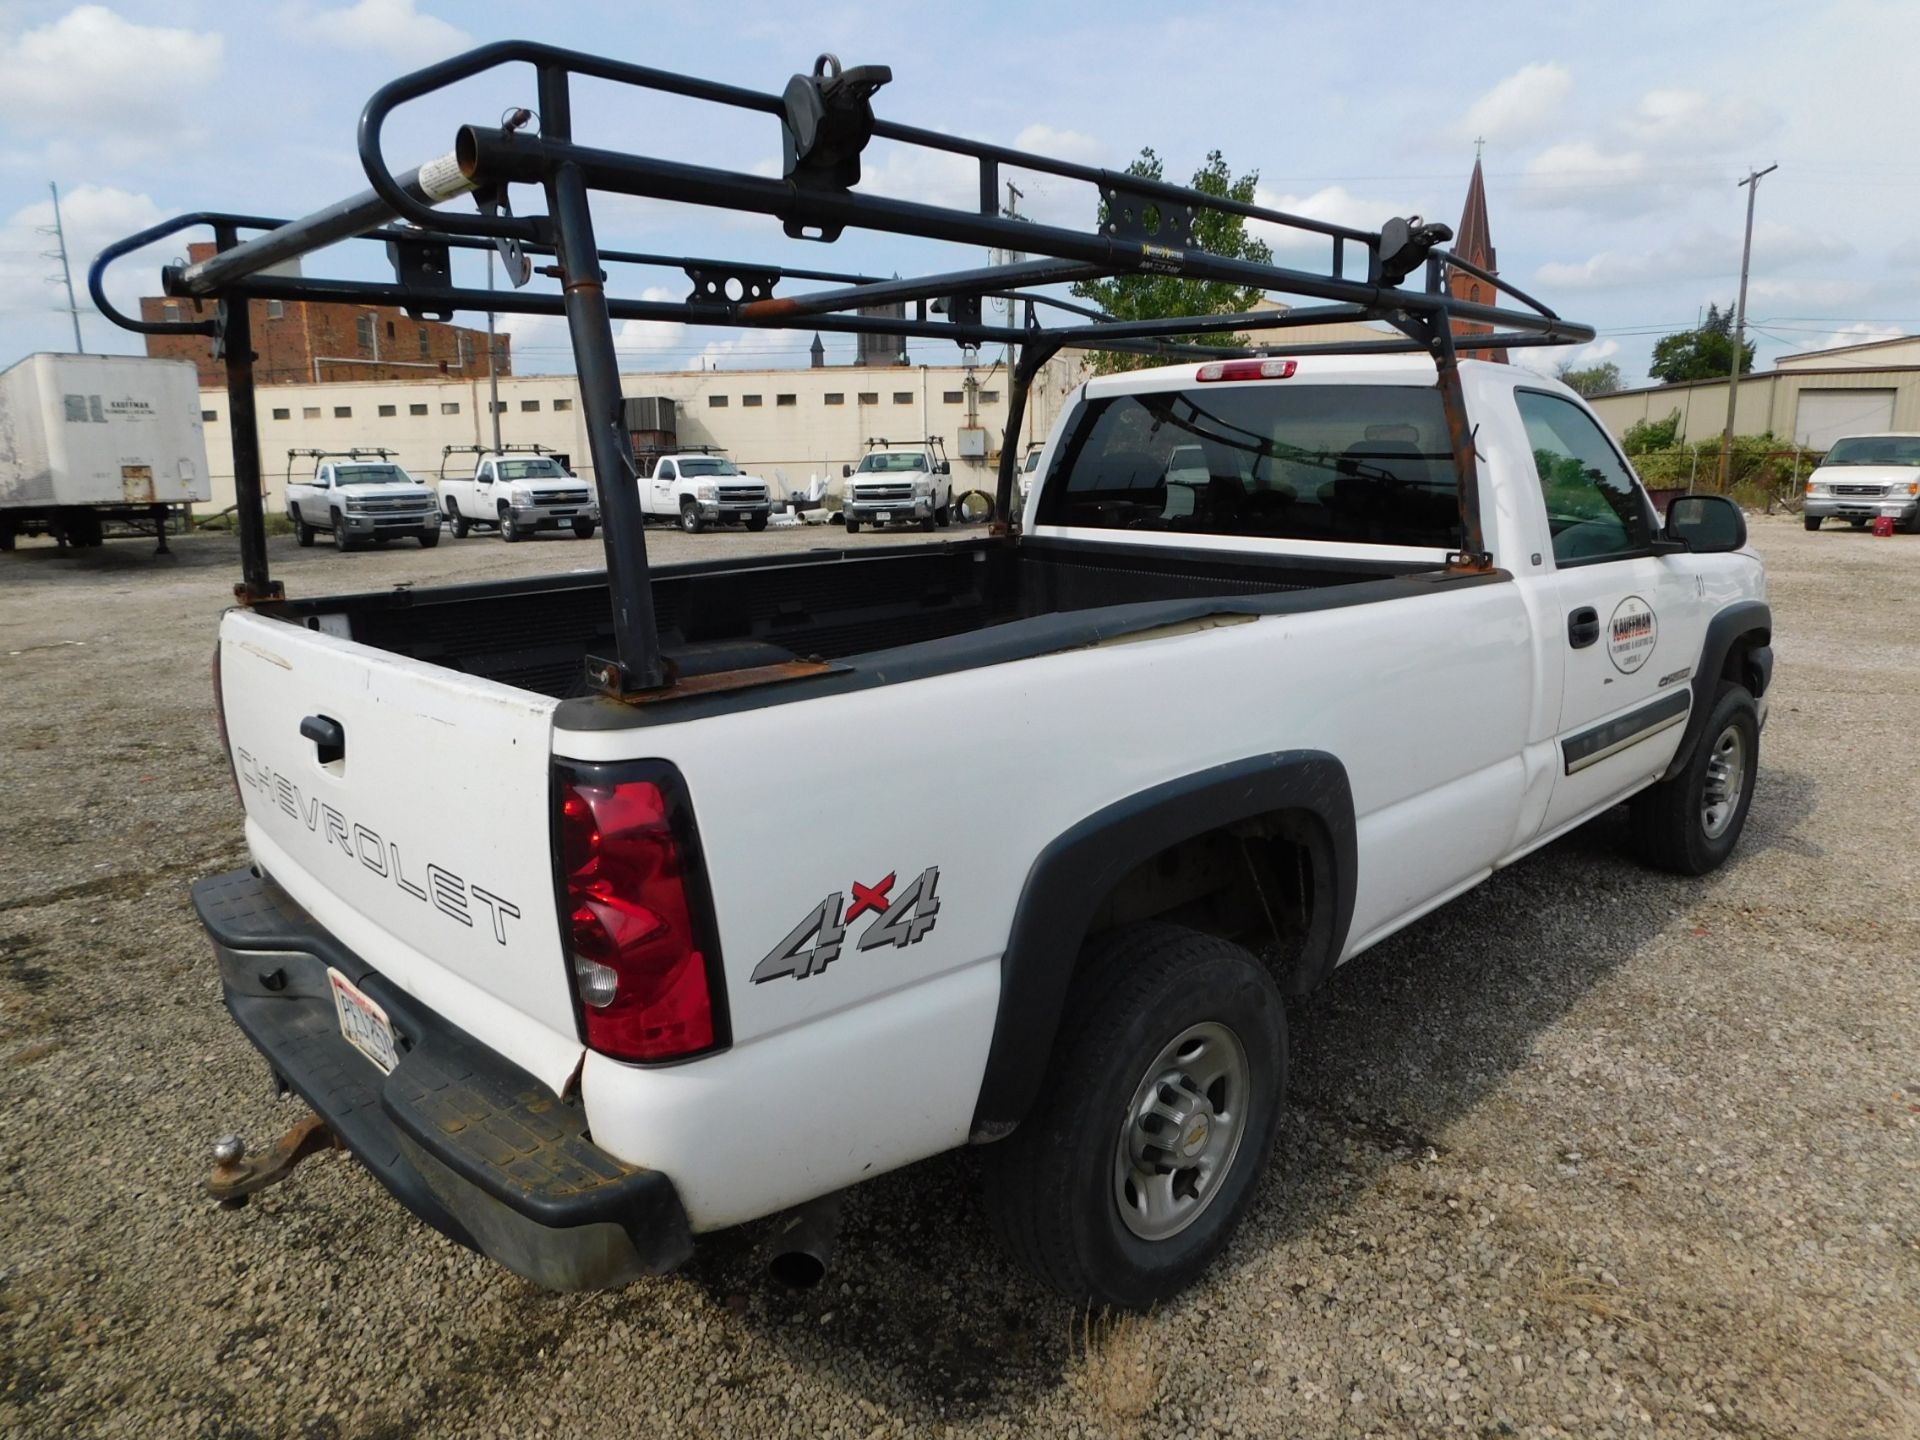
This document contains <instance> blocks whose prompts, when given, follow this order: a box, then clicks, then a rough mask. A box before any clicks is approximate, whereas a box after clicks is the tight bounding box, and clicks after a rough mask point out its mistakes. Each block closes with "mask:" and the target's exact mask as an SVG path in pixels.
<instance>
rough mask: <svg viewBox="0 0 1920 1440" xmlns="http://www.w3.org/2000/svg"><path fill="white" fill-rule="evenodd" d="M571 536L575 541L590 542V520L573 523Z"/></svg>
mask: <svg viewBox="0 0 1920 1440" xmlns="http://www.w3.org/2000/svg"><path fill="white" fill-rule="evenodd" d="M573 535H574V538H575V539H576V540H591V539H592V538H593V521H591V520H576V521H574V522H573Z"/></svg>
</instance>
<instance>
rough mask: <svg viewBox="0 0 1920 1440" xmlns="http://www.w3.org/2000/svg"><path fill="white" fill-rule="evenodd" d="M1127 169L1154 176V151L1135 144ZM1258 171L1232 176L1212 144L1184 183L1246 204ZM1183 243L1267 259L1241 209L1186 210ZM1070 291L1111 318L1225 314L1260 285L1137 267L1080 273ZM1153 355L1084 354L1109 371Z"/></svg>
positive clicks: (1254, 298)
mask: <svg viewBox="0 0 1920 1440" xmlns="http://www.w3.org/2000/svg"><path fill="white" fill-rule="evenodd" d="M1127 174H1129V175H1138V176H1140V177H1141V178H1142V179H1146V180H1159V179H1162V178H1163V171H1162V166H1161V162H1160V157H1159V156H1158V155H1156V154H1154V152H1153V151H1152V150H1150V149H1145V150H1142V151H1141V152H1140V158H1139V159H1137V160H1135V161H1134V162H1133V163H1132V164H1131V165H1129V166H1127ZM1259 179H1260V172H1259V171H1257V170H1250V171H1248V172H1247V173H1246V174H1245V175H1242V176H1241V177H1240V178H1239V179H1237V180H1236V179H1234V178H1233V172H1232V171H1230V170H1229V169H1228V168H1227V162H1226V159H1225V157H1224V156H1222V155H1221V153H1220V152H1219V151H1218V150H1213V151H1209V152H1208V154H1207V158H1206V162H1205V163H1204V164H1203V165H1201V167H1200V168H1199V169H1198V170H1196V171H1194V172H1193V179H1192V180H1191V181H1189V182H1188V183H1189V184H1190V185H1191V186H1192V187H1193V188H1194V189H1195V190H1198V191H1201V192H1202V193H1203V194H1207V195H1218V196H1220V197H1222V198H1223V199H1228V200H1238V201H1240V202H1242V203H1243V204H1250V203H1252V200H1253V189H1254V186H1255V185H1256V184H1257V183H1258V182H1259ZM1098 223H1099V224H1100V225H1101V226H1102V227H1104V226H1105V225H1106V223H1107V206H1106V202H1105V201H1102V202H1101V204H1100V210H1099V217H1098ZM1149 238H1151V237H1149ZM1191 248H1192V249H1195V250H1205V251H1207V252H1208V253H1209V254H1212V255H1224V256H1227V257H1228V258H1230V259H1237V260H1252V261H1256V262H1258V263H1260V264H1263V265H1264V264H1266V263H1268V262H1270V261H1271V260H1272V259H1273V251H1272V249H1271V248H1270V247H1269V246H1268V245H1267V242H1266V241H1264V240H1261V239H1259V238H1257V237H1255V236H1252V235H1249V234H1247V221H1246V217H1245V216H1243V215H1226V214H1222V213H1221V212H1220V211H1217V210H1202V211H1200V212H1199V213H1198V214H1196V215H1195V216H1194V217H1193V240H1192V245H1191ZM1073 293H1074V294H1075V295H1078V296H1079V297H1080V298H1081V299H1083V300H1091V301H1092V302H1093V303H1094V304H1096V305H1098V306H1099V307H1100V308H1101V309H1102V310H1104V311H1105V312H1106V313H1107V314H1109V315H1111V316H1113V317H1114V318H1115V319H1117V320H1153V319H1159V318H1160V317H1162V316H1166V315H1227V314H1232V313H1233V312H1235V311H1238V310H1251V309H1252V308H1253V307H1254V305H1255V303H1256V302H1258V301H1259V299H1260V295H1261V292H1260V288H1259V287H1258V286H1255V285H1245V286H1243V285H1232V284H1229V283H1227V282H1226V281H1224V280H1183V279H1181V278H1179V277H1178V276H1175V275H1144V274H1142V275H1116V276H1114V277H1113V278H1112V279H1108V280H1082V281H1080V282H1079V283H1077V284H1076V285H1075V286H1074V287H1073ZM1168 339H1169V340H1170V341H1171V342H1172V343H1176V344H1180V343H1184V344H1197V345H1244V344H1246V343H1247V337H1246V336H1244V335H1180V336H1169V337H1168ZM1160 363H1161V361H1160V360H1159V359H1158V358H1157V357H1155V356H1152V355H1131V354H1120V353H1117V352H1114V351H1109V350H1102V351H1096V352H1095V353H1094V355H1093V357H1092V364H1093V369H1094V372H1095V373H1096V374H1101V375H1109V374H1112V373H1113V372H1114V371H1116V370H1138V369H1140V368H1141V367H1143V366H1147V365H1157V364H1160Z"/></svg>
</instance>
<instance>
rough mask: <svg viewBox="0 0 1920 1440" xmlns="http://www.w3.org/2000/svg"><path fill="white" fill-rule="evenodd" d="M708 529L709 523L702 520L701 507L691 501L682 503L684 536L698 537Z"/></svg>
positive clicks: (681, 515)
mask: <svg viewBox="0 0 1920 1440" xmlns="http://www.w3.org/2000/svg"><path fill="white" fill-rule="evenodd" d="M706 528H707V522H706V521H705V520H703V519H701V518H700V507H699V506H698V505H696V504H694V503H693V501H691V500H682V501H681V502H680V529H681V531H682V532H683V533H684V534H688V535H698V534H699V533H700V532H701V531H702V530H704V529H706Z"/></svg>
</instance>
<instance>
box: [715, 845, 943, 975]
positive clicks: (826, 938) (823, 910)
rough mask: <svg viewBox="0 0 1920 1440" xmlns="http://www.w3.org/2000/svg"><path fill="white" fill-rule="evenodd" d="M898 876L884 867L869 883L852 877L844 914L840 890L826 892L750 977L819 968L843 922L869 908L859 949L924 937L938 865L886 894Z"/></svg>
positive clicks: (841, 938) (935, 910) (836, 943)
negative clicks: (894, 892) (882, 874)
mask: <svg viewBox="0 0 1920 1440" xmlns="http://www.w3.org/2000/svg"><path fill="white" fill-rule="evenodd" d="M897 878H898V877H897V875H896V873H895V872H893V871H889V872H888V873H887V875H886V877H885V878H884V879H882V880H880V881H877V882H876V883H874V884H872V885H862V884H861V883H860V882H859V881H858V880H856V881H854V882H853V886H852V889H853V904H851V905H847V906H846V907H845V908H846V914H845V915H844V917H843V916H842V914H841V908H842V906H843V905H845V901H846V895H845V893H844V892H843V891H839V890H836V891H834V892H833V893H832V894H831V895H829V896H827V898H826V899H824V900H822V901H821V902H820V903H819V904H818V905H816V906H814V907H813V909H812V910H810V911H808V912H807V917H806V919H804V920H802V921H801V922H800V923H799V924H798V925H796V926H794V927H793V929H791V930H789V931H788V932H787V936H786V938H785V939H784V940H782V941H781V942H780V943H779V944H778V945H776V946H774V947H773V949H772V950H771V951H770V952H769V953H768V955H767V958H766V959H764V960H762V961H761V962H760V963H759V964H758V965H756V966H754V967H753V977H752V978H753V983H754V984H756V985H758V984H759V983H760V982H761V981H763V980H778V979H779V978H780V977H781V976H782V975H791V976H792V977H793V978H794V979H796V980H804V979H806V978H807V977H808V976H809V975H818V974H820V973H821V972H822V971H823V970H825V969H826V968H827V966H829V965H831V964H832V963H833V962H834V961H835V960H838V959H839V958H840V947H841V945H842V944H843V943H844V942H845V940H846V936H847V927H848V926H849V925H851V924H852V923H853V922H854V921H855V920H856V919H858V918H859V917H860V916H862V915H867V914H871V915H872V917H873V918H872V919H871V920H869V921H868V922H867V928H866V929H865V930H863V931H861V932H860V941H859V944H858V946H857V947H856V948H858V949H860V950H877V949H879V948H880V947H881V946H883V945H892V946H894V947H895V948H897V949H905V948H906V947H907V946H909V945H915V944H918V943H919V942H920V941H921V940H923V939H925V938H926V935H927V932H928V931H930V930H931V929H933V926H934V921H935V920H936V919H937V918H938V916H939V914H940V899H939V896H938V895H936V894H935V893H934V889H935V887H936V886H937V885H939V883H940V867H939V866H938V865H929V866H928V867H927V868H926V869H925V870H922V871H921V872H920V875H919V878H918V879H916V880H915V881H914V882H913V883H912V884H911V885H909V886H908V887H907V888H906V889H905V890H903V891H901V892H900V894H898V895H897V896H894V897H892V898H891V899H890V898H888V894H887V892H888V891H890V890H892V889H893V884H894V881H895V879H897Z"/></svg>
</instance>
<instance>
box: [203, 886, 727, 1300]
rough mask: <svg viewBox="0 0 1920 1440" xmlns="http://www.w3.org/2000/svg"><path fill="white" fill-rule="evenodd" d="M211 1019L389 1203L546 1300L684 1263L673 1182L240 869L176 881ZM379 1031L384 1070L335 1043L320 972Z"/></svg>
mask: <svg viewBox="0 0 1920 1440" xmlns="http://www.w3.org/2000/svg"><path fill="white" fill-rule="evenodd" d="M193 902H194V908H195V909H196V910H197V911H198V912H199V915H200V920H201V923H202V924H204V925H205V926H206V929H207V934H208V936H209V937H210V938H211V939H212V941H213V949H214V955H215V957H216V958H217V960H218V961H219V965H220V980H221V987H222V989H223V991H224V993H225V998H226V1005H227V1009H228V1011H229V1012H230V1013H231V1014H232V1015H233V1018H234V1020H235V1022H236V1023H237V1024H238V1025H239V1026H240V1028H241V1030H242V1031H243V1032H245V1034H246V1036H247V1038H248V1039H249V1040H251V1041H252V1042H253V1044H254V1047H255V1048H256V1049H258V1050H259V1051H260V1053H261V1054H262V1055H264V1056H265V1057H266V1060H267V1063H268V1064H269V1065H271V1066H272V1067H273V1070H274V1072H275V1073H276V1074H277V1075H279V1076H280V1077H281V1078H282V1079H284V1080H285V1081H286V1082H287V1084H288V1085H290V1086H291V1087H292V1088H293V1089H294V1090H295V1091H296V1092H297V1093H298V1094H299V1095H300V1097H301V1098H302V1099H303V1100H305V1101H306V1102H307V1104H309V1105H311V1106H312V1107H313V1109H314V1111H315V1112H316V1113H317V1114H318V1115H319V1116H320V1117H321V1118H322V1119H323V1120H325V1121H326V1122H327V1124H328V1126H329V1127H331V1128H332V1130H333V1132H334V1133H335V1134H336V1135H338V1136H339V1137H340V1139H341V1141H342V1143H343V1144H344V1145H345V1146H346V1148H347V1149H348V1150H350V1151H352V1152H353V1155H354V1157H355V1158H356V1159H358V1160H359V1161H360V1163H361V1164H363V1165H365V1166H366V1167H367V1169H369V1170H371V1171H372V1172H373V1174H374V1177H375V1178H376V1179H378V1180H379V1181H380V1183H381V1184H383V1185H385V1186H386V1187H387V1189H388V1190H389V1191H391V1192H392V1193H393V1195H394V1197H395V1198H396V1199H398V1200H399V1201H400V1203H401V1204H403V1205H405V1206H406V1207H407V1208H408V1209H409V1210H411V1211H412V1212H413V1213H414V1214H415V1215H417V1216H419V1217H420V1218H421V1219H422V1220H424V1221H426V1222H427V1223H428V1224H429V1225H432V1226H433V1227H434V1228H435V1229H436V1230H439V1231H440V1232H441V1233H443V1234H445V1235H447V1236H450V1237H451V1238H453V1239H455V1240H458V1241H459V1242H460V1243H461V1244H463V1245H469V1246H471V1247H472V1248H474V1249H476V1250H478V1251H480V1252H481V1253H482V1254H484V1255H486V1256H488V1257H489V1258H491V1259H493V1260H495V1261H498V1262H499V1263H500V1264H502V1265H504V1266H506V1267H507V1268H508V1269H509V1270H512V1271H514V1272H515V1273H516V1274H519V1275H523V1276H525V1277H526V1278H527V1279H529V1280H532V1281H534V1282H535V1283H536V1284H539V1285H544V1286H546V1287H547V1288H549V1289H553V1290H589V1289H602V1288H606V1287H609V1286H614V1285H621V1284H625V1283H626V1282H627V1281H629V1280H632V1279H634V1278H636V1277H637V1276H640V1275H645V1274H660V1273H663V1272H665V1271H668V1270H671V1269H673V1268H675V1267H676V1266H678V1265H680V1264H681V1263H682V1262H683V1261H685V1260H686V1259H687V1257H688V1256H689V1255H691V1254H692V1253H693V1239H692V1235H691V1233H690V1231H689V1229H688V1226H687V1217H686V1212H685V1210H684V1209H683V1208H682V1206H681V1203H680V1198H679V1196H678V1194H677V1193H676V1192H675V1190H674V1187H673V1183H672V1182H671V1181H670V1180H669V1179H668V1178H667V1177H666V1176H665V1175H663V1174H661V1173H660V1172H658V1171H655V1170H644V1169H640V1168H637V1167H635V1166H632V1165H628V1164H626V1163H624V1162H623V1161H620V1160H617V1159H615V1158H614V1157H613V1156H611V1155H609V1154H608V1153H607V1152H606V1151H604V1150H602V1149H600V1148H599V1147H598V1146H596V1145H595V1144H594V1143H593V1142H592V1140H591V1139H589V1138H588V1136H587V1134H586V1122H585V1119H584V1117H583V1116H582V1114H581V1112H580V1108H579V1106H578V1105H576V1104H572V1103H569V1102H568V1101H565V1100H562V1099H561V1098H560V1097H558V1096H556V1095H555V1094H554V1093H553V1092H552V1091H550V1090H548V1089H547V1088H546V1087H545V1086H543V1085H542V1084H541V1083H540V1082H539V1081H537V1080H535V1079H534V1078H533V1077H532V1076H531V1075H529V1074H527V1073H526V1072H525V1071H523V1070H521V1069H519V1068H518V1067H517V1066H514V1065H512V1064H511V1063H509V1062H508V1061H507V1060H505V1059H503V1058H502V1057H501V1056H499V1055H498V1054H496V1053H494V1052H493V1051H491V1050H488V1049H487V1048H485V1047H484V1046H482V1045H481V1044H480V1043H479V1042H478V1041H476V1040H474V1039H473V1037H472V1036H470V1035H468V1034H466V1033H465V1032H464V1031H462V1030H460V1029H458V1028H457V1027H455V1026H454V1025H452V1024H450V1023H449V1022H447V1021H446V1020H444V1019H442V1018H441V1017H440V1016H438V1015H436V1014H434V1013H433V1012H432V1011H430V1010H427V1009H425V1008H424V1007H422V1006H421V1005H420V1004H419V1003H418V1002H417V1001H415V1000H414V999H413V998H412V997H411V996H409V995H408V994H406V992H404V991H402V990H400V989H399V988H398V987H397V986H395V985H393V984H391V983H389V982H388V981H387V980H386V979H385V977H383V976H382V975H381V974H380V973H379V972H378V971H376V970H374V969H373V967H372V966H370V965H368V964H367V963H366V962H365V961H363V960H361V959H360V958H359V957H358V956H356V955H354V954H353V953H352V952H350V951H348V950H347V949H346V948H345V947H344V946H342V945H341V944H340V942H339V941H337V940H336V939H334V937H333V936H332V935H331V934H329V933H328V932H327V931H325V930H323V929H322V928H321V927H320V926H319V925H318V924H317V923H315V921H314V920H313V917H312V916H310V915H308V914H307V913H306V911H304V910H303V909H301V907H300V906H299V905H298V904H296V903H295V902H294V901H293V899H292V898H291V897H290V896H288V895H287V894H286V892H285V891H283V890H282V889H280V887H279V886H277V885H275V884H274V883H273V882H272V881H271V880H270V879H267V878H266V877H264V876H262V875H258V874H256V873H254V871H252V870H251V869H248V870H235V871H232V872H230V873H228V874H225V875H215V876H210V877H208V878H207V879H205V880H202V881H200V882H199V883H198V884H196V885H195V886H194V887H193ZM329 966H331V967H333V968H335V969H338V970H339V971H340V972H341V973H342V974H344V975H345V976H346V977H347V978H348V979H349V980H351V981H353V983H354V984H355V985H357V986H359V987H360V989H361V990H362V991H364V992H365V993H366V994H367V995H369V996H371V997H372V998H373V999H374V1000H376V1001H377V1002H378V1003H379V1004H380V1006H381V1007H382V1008H383V1009H384V1010H385V1011H386V1012H387V1015H388V1017H389V1018H390V1019H391V1020H392V1022H393V1027H394V1031H395V1034H396V1038H397V1040H398V1042H399V1050H400V1063H399V1065H398V1066H397V1067H396V1068H395V1069H394V1071H393V1073H392V1074H391V1075H382V1074H381V1073H380V1070H379V1068H378V1067H377V1066H375V1065H374V1064H373V1063H372V1062H371V1061H370V1060H368V1059H367V1058H366V1057H365V1056H363V1055H362V1054H361V1053H360V1052H359V1051H358V1050H356V1049H354V1048H353V1047H352V1046H351V1045H349V1044H348V1043H347V1042H346V1040H345V1039H344V1038H343V1037H342V1035H341V1034H340V1027H339V1022H338V1020H337V1018H336V1016H335V1013H334V1008H333V999H332V993H331V990H330V987H329V985H328V981H327V969H328V967H329Z"/></svg>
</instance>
